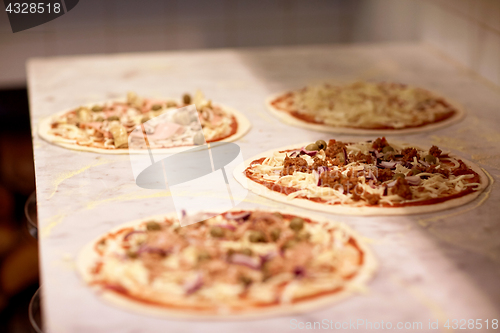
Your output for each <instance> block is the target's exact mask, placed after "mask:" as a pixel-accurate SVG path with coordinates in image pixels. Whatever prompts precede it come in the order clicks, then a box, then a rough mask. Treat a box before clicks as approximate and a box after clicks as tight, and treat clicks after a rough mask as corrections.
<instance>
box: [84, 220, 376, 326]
mask: <svg viewBox="0 0 500 333" xmlns="http://www.w3.org/2000/svg"><path fill="white" fill-rule="evenodd" d="M175 216H176V215H175V214H171V215H167V216H157V217H151V218H146V219H143V220H140V221H135V222H131V223H127V224H125V225H123V226H121V227H118V228H116V229H114V230H113V231H111V232H109V233H107V234H105V235H103V236H102V237H99V238H98V239H96V240H95V241H92V242H91V243H90V244H88V245H87V246H85V248H84V249H83V250H82V251H81V253H80V255H79V257H78V263H77V267H78V270H79V273H80V274H81V276H82V277H83V280H84V282H85V283H86V284H87V285H89V286H90V287H92V288H93V289H95V290H96V291H98V295H99V297H101V298H103V299H104V300H106V301H108V302H109V303H111V304H113V305H116V306H118V307H121V308H125V309H128V310H130V311H133V312H140V313H144V314H151V315H156V316H162V317H171V318H174V319H190V320H192V319H196V320H207V319H208V320H210V319H215V320H220V319H230V320H232V319H249V318H260V317H268V316H276V315H290V314H293V313H300V312H304V311H310V310H313V309H315V308H317V307H321V306H326V305H330V304H332V303H333V302H335V301H338V300H340V299H342V298H344V297H346V296H348V295H349V294H351V293H353V292H357V291H359V290H363V288H364V286H365V284H366V283H367V281H368V280H369V279H370V278H371V276H372V275H373V273H374V271H375V269H376V266H377V265H376V261H375V259H374V256H373V254H372V253H371V251H370V250H369V249H368V248H367V247H366V245H365V244H364V243H363V240H362V239H361V238H360V237H359V236H358V235H357V234H356V233H355V232H354V231H352V230H351V229H349V228H348V227H347V226H345V225H343V224H339V223H333V222H330V221H326V220H324V219H322V218H315V217H311V216H309V215H307V216H298V215H296V214H287V213H286V212H281V213H280V212H274V211H262V210H233V211H230V212H227V213H224V214H222V215H219V216H216V217H212V218H209V219H207V220H205V221H203V222H200V223H195V224H192V225H189V226H186V227H180V226H179V223H178V221H177V219H176V217H175Z"/></svg>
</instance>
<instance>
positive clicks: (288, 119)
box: [265, 89, 465, 135]
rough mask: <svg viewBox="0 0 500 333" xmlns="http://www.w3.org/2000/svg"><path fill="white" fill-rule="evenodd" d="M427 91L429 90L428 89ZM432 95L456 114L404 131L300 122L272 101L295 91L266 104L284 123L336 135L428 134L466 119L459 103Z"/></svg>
mask: <svg viewBox="0 0 500 333" xmlns="http://www.w3.org/2000/svg"><path fill="white" fill-rule="evenodd" d="M426 90H427V89H426ZM427 91H428V92H430V93H431V94H432V95H434V96H436V97H439V98H442V99H444V100H445V101H446V103H448V104H450V105H451V106H453V108H454V109H455V111H456V112H455V114H453V115H452V116H451V117H450V118H447V119H445V120H443V121H440V122H437V123H431V124H427V125H423V126H420V127H411V128H402V129H365V128H349V127H334V126H330V125H324V124H314V123H309V122H307V121H303V120H300V119H298V118H296V117H294V116H292V115H291V114H290V113H288V112H286V111H282V110H279V109H277V108H275V107H274V106H273V105H272V101H274V100H275V99H276V98H278V97H280V96H283V95H285V94H288V93H290V92H293V91H284V92H281V93H278V94H273V95H271V96H269V97H268V98H266V101H265V104H266V107H267V109H268V110H269V111H270V112H271V113H272V114H273V115H274V116H276V117H277V118H278V119H280V120H281V121H282V122H284V123H286V124H288V125H292V126H296V127H302V128H306V129H309V130H313V131H319V132H327V133H335V134H354V135H399V134H401V135H404V134H415V133H422V132H427V131H432V130H436V129H438V128H443V127H446V126H450V125H451V124H454V123H457V122H459V121H460V120H462V118H464V117H465V110H464V108H463V107H462V106H461V105H460V104H459V103H457V102H455V101H451V100H449V99H446V98H443V97H442V96H441V95H439V94H437V93H435V92H432V91H429V90H427Z"/></svg>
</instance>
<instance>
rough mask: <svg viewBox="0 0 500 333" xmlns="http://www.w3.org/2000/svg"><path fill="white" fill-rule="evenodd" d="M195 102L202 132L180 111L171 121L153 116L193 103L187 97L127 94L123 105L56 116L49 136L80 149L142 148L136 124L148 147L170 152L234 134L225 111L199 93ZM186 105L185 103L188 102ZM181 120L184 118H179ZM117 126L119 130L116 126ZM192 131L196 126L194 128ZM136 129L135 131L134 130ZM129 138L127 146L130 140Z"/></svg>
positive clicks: (231, 119) (232, 119)
mask: <svg viewBox="0 0 500 333" xmlns="http://www.w3.org/2000/svg"><path fill="white" fill-rule="evenodd" d="M195 97H196V98H194V101H195V102H196V107H197V111H198V117H199V120H200V123H201V126H202V131H200V130H199V125H198V126H194V125H193V126H189V125H191V123H192V119H188V118H186V117H182V115H181V113H180V112H177V113H175V114H174V115H173V116H172V121H169V122H167V123H166V122H161V121H155V118H156V117H158V116H160V115H163V114H165V113H166V112H167V111H173V110H172V108H181V107H182V106H184V105H187V104H190V103H191V97H190V96H189V95H187V94H186V95H185V96H184V97H183V102H182V103H180V102H176V101H173V100H168V101H164V100H153V99H146V98H141V97H139V96H137V94H135V93H129V94H127V100H126V102H118V101H115V102H107V103H103V104H99V105H93V106H91V107H79V108H77V109H75V110H72V111H69V112H67V113H66V114H63V115H58V116H55V117H54V118H53V120H52V123H51V125H50V129H49V134H51V135H54V136H58V137H61V138H63V139H66V140H72V141H74V142H76V143H77V144H78V145H84V146H89V147H95V148H101V149H127V148H132V149H146V148H148V147H147V145H146V142H145V140H144V134H143V132H142V130H140V129H141V128H140V127H138V126H139V125H141V124H143V126H144V129H145V130H146V134H147V138H148V142H149V148H170V147H178V146H188V145H192V144H204V143H205V138H206V141H208V142H212V141H219V140H222V139H224V138H227V137H229V136H231V135H233V134H234V133H236V131H237V128H238V124H237V121H236V118H235V117H234V116H233V115H231V114H230V113H229V112H228V111H225V110H224V109H223V108H221V107H220V106H217V105H213V104H212V102H211V101H210V100H206V99H205V98H204V97H203V94H202V93H201V92H198V93H197V94H196V95H195ZM186 102H187V103H186ZM181 118H182V119H181ZM118 126H121V127H118ZM195 127H196V128H195ZM137 128H139V130H135V129H137ZM129 136H131V142H132V145H131V147H128V139H129Z"/></svg>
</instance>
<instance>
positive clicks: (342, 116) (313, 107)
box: [266, 82, 465, 135]
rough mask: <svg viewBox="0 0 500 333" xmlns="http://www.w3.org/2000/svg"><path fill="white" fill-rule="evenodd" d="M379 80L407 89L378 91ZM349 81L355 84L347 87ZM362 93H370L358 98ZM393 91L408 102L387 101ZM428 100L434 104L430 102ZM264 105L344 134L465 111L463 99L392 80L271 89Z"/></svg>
mask: <svg viewBox="0 0 500 333" xmlns="http://www.w3.org/2000/svg"><path fill="white" fill-rule="evenodd" d="M379 85H380V86H384V85H386V86H388V87H390V86H394V87H404V88H405V90H404V91H403V92H401V93H399V95H398V90H400V88H398V90H396V91H395V92H393V93H392V95H394V96H391V95H390V94H388V95H387V96H385V95H382V96H378V95H381V94H380V92H379V91H377V89H376V87H377V86H379ZM353 86H354V87H355V86H359V87H356V88H353V89H350V87H353ZM328 87H330V88H328ZM365 90H366V91H365ZM339 91H341V93H340V92H339ZM365 95H366V96H368V99H367V100H366V101H360V100H359V99H360V97H362V96H365ZM396 96H397V97H398V98H401V101H398V103H403V104H404V105H405V104H407V105H406V107H397V105H398V103H395V102H394V103H392V102H391V97H396ZM431 101H432V102H433V103H434V104H429V103H430V102H431ZM426 103H427V104H426ZM266 106H267V107H268V109H269V110H270V111H271V113H273V114H274V115H275V116H277V117H278V118H279V119H281V120H282V121H283V122H285V123H287V124H290V125H293V126H298V127H303V128H307V129H311V130H315V131H322V132H329V133H343V134H366V135H370V134H373V135H380V134H411V133H420V132H423V131H429V130H433V129H437V128H442V127H445V126H449V125H450V124H453V123H455V122H457V121H459V120H460V119H462V118H463V117H464V115H465V112H464V110H463V107H462V106H461V105H459V104H458V103H456V102H454V101H451V100H448V99H445V98H444V97H442V96H440V95H439V94H437V93H434V92H431V91H428V90H424V89H421V88H416V87H407V86H405V85H399V84H393V83H379V84H376V83H366V82H356V83H353V84H351V85H345V86H329V85H318V86H310V87H306V88H303V89H299V90H294V91H287V92H282V93H279V94H275V95H272V96H270V97H268V98H267V99H266ZM412 106H415V108H413V107H412ZM419 108H421V110H420V109H419Z"/></svg>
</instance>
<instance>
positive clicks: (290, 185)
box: [245, 137, 478, 206]
mask: <svg viewBox="0 0 500 333" xmlns="http://www.w3.org/2000/svg"><path fill="white" fill-rule="evenodd" d="M318 148H319V147H318ZM422 156H424V157H423V158H422ZM245 174H246V175H247V177H249V178H250V179H252V180H254V181H256V182H259V183H261V184H264V185H265V186H266V187H268V188H269V189H270V190H272V191H278V192H281V193H284V194H285V195H287V196H288V198H290V199H293V198H296V197H299V198H307V199H311V200H314V201H319V202H323V203H326V204H332V205H335V204H350V205H359V206H362V205H369V206H371V205H378V206H392V205H395V204H399V205H401V204H403V205H404V204H405V203H407V202H409V203H411V204H413V203H418V202H426V201H428V200H433V199H435V198H442V197H456V196H457V195H461V194H464V193H465V194H466V193H470V192H472V191H474V190H475V189H474V188H475V187H476V186H477V184H478V175H477V174H476V173H475V172H474V171H473V170H471V169H470V168H469V167H467V165H465V164H464V163H463V162H462V161H460V160H458V159H455V158H451V157H450V156H448V155H447V154H442V151H441V150H440V149H439V148H438V147H436V146H433V147H431V148H430V149H429V150H428V151H425V150H421V149H418V148H415V147H400V146H398V145H397V144H393V143H391V144H390V143H389V142H388V141H387V139H386V138H384V137H382V138H377V139H376V140H374V141H373V142H371V141H369V142H358V143H344V142H341V141H336V140H330V141H329V143H328V145H327V147H326V148H324V149H319V150H318V151H317V153H316V154H315V155H314V156H313V157H311V156H309V155H307V154H305V153H304V152H303V151H302V150H287V151H279V152H276V153H274V155H273V156H271V157H268V158H263V159H261V160H256V161H253V162H252V163H251V165H250V167H248V168H247V170H246V171H245ZM460 176H464V177H462V178H460Z"/></svg>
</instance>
